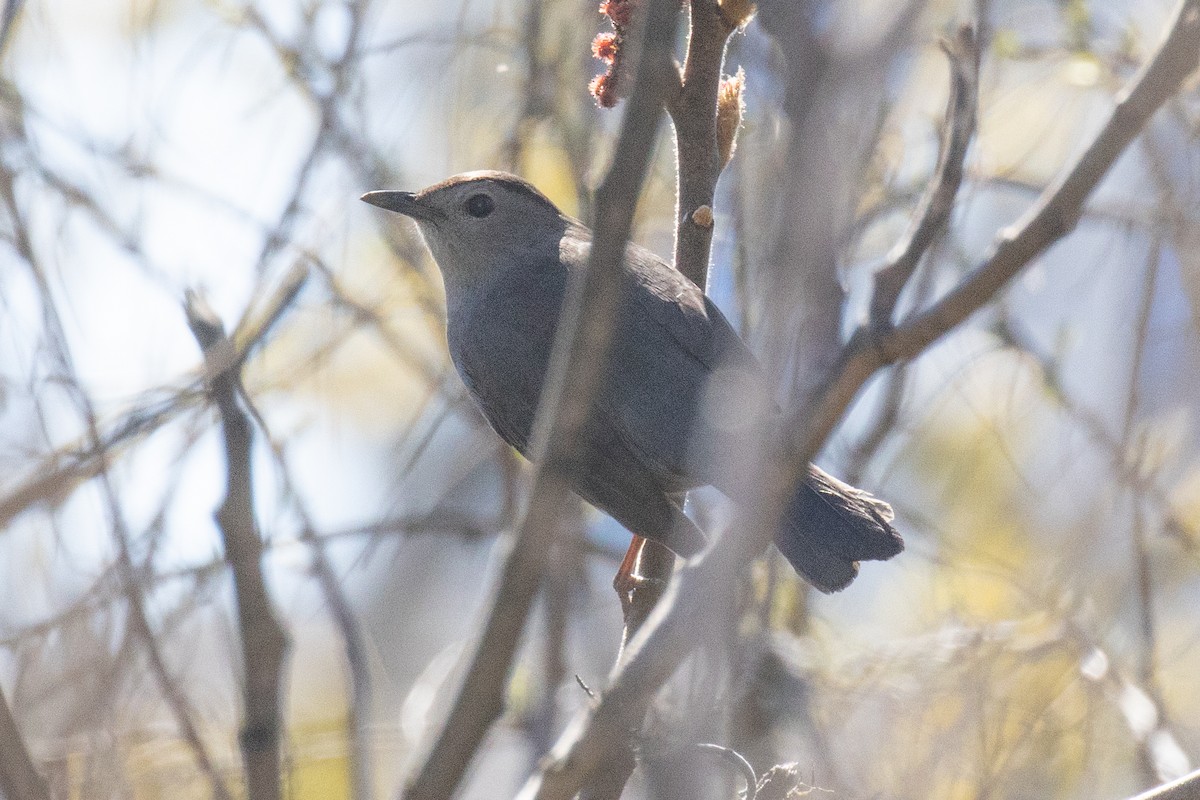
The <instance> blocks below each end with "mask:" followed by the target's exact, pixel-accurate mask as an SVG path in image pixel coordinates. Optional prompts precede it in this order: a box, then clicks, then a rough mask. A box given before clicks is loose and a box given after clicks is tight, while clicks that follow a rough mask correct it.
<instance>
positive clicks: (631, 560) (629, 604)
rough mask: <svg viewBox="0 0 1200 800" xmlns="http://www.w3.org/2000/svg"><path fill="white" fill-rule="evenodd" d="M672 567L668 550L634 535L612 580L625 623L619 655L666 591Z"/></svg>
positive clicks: (672, 559) (673, 563)
mask: <svg viewBox="0 0 1200 800" xmlns="http://www.w3.org/2000/svg"><path fill="white" fill-rule="evenodd" d="M674 565H675V554H674V553H672V552H671V551H670V549H668V548H667V547H665V546H663V545H661V544H659V543H658V542H656V541H654V540H653V539H647V538H646V537H644V536H638V535H637V534H636V533H635V534H634V535H633V540H632V541H631V542H630V543H629V549H628V550H626V551H625V558H623V559H622V560H621V566H620V568H619V569H618V570H617V575H616V577H615V578H613V589H615V590H616V592H617V597H619V598H620V599H621V615H622V617H623V618H624V619H625V631H624V634H623V635H622V637H621V650H622V652H624V650H625V645H627V644H628V643H629V640H630V639H632V638H633V635H634V634H635V633H637V631H638V629H639V628H641V627H642V623H643V622H645V621H646V619H647V618H648V617H649V616H650V612H651V611H653V610H654V606H655V605H656V604H657V603H658V599H659V598H660V597H662V594H663V592H664V591H666V588H667V583H668V581H669V580H670V578H671V570H672V568H673V567H674Z"/></svg>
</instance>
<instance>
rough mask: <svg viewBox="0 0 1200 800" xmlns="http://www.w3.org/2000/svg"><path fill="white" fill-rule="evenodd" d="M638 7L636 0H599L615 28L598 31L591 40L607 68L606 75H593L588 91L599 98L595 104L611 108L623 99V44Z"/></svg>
mask: <svg viewBox="0 0 1200 800" xmlns="http://www.w3.org/2000/svg"><path fill="white" fill-rule="evenodd" d="M636 9H637V2H636V0H604V2H603V3H601V4H600V13H601V14H603V15H604V16H606V17H608V21H609V22H610V23H612V26H613V29H612V31H611V32H604V33H599V34H597V35H596V38H595V39H593V40H592V55H593V56H595V57H596V58H598V59H599V60H601V61H603V62H604V63H605V64H607V65H608V68H607V69H606V70H605V71H604V74H603V75H597V76H596V77H594V78H592V82H591V83H590V84H589V85H588V91H590V92H591V93H592V96H593V97H595V98H596V105H598V106H600V107H601V108H612V107H613V106H615V105H616V104H617V100H619V99H620V95H619V94H618V88H619V87H620V85H621V84H622V81H621V79H620V77H619V76H620V74H621V72H622V71H623V69H624V67H623V61H624V59H623V58H622V57H621V53H622V46H623V45H624V43H625V33H626V29H627V28H628V26H629V23H630V22H631V21H632V20H633V13H634V11H635V10H636Z"/></svg>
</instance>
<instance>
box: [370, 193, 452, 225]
mask: <svg viewBox="0 0 1200 800" xmlns="http://www.w3.org/2000/svg"><path fill="white" fill-rule="evenodd" d="M359 199H360V200H362V201H363V202H364V203H370V204H371V205H373V206H378V207H379V208H382V209H386V210H387V211H395V212H396V213H397V214H403V215H404V216H406V217H412V218H413V219H416V220H423V221H425V222H436V221H437V220H439V219H441V217H442V213H441V212H439V211H438V210H437V209H436V208H434V207H433V206H431V205H429V204H428V203H424V202H422V201H421V199H420V198H419V197H417V195H415V194H413V193H412V192H394V191H381V192H367V193H366V194H364V195H363V196H362V197H361V198H359Z"/></svg>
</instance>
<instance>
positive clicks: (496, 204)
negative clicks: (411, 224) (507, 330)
mask: <svg viewBox="0 0 1200 800" xmlns="http://www.w3.org/2000/svg"><path fill="white" fill-rule="evenodd" d="M362 199H363V200H364V201H366V202H368V203H370V204H371V205H374V206H378V207H380V208H383V209H387V210H388V211H394V212H396V213H398V214H404V215H405V216H408V217H412V218H413V219H414V220H416V222H417V225H418V226H419V227H420V229H421V234H422V236H424V237H425V242H426V244H428V245H429V249H430V251H431V252H432V253H433V257H434V259H435V260H436V261H437V263H438V266H439V267H440V268H441V270H442V274H443V275H444V276H445V278H446V283H447V290H448V291H450V290H452V287H453V285H456V284H466V285H470V284H471V283H475V282H476V281H478V280H480V279H481V278H484V277H486V276H487V275H488V274H490V273H492V272H495V271H496V270H505V269H510V268H514V267H516V268H521V267H524V266H527V265H530V264H534V263H542V262H544V261H545V259H547V258H558V257H559V252H558V249H559V242H560V240H561V239H562V236H563V232H564V231H565V230H566V229H567V228H568V227H569V226H570V225H571V224H572V223H573V221H572V220H571V219H570V218H568V217H566V216H564V215H563V214H562V213H561V212H560V211H559V210H558V208H556V207H555V205H554V203H552V202H550V200H549V199H548V198H547V197H546V196H545V195H543V194H542V193H541V192H539V191H538V190H537V189H535V188H534V187H533V185H532V184H530V183H529V182H527V181H525V180H522V179H521V178H518V177H517V176H515V175H509V174H508V173H505V172H467V173H463V174H462V175H455V176H454V177H452V178H447V179H446V180H444V181H442V182H441V183H437V184H434V185H433V186H430V187H429V188H427V189H422V190H421V191H419V192H398V191H379V192H367V193H366V194H364V195H363V196H362Z"/></svg>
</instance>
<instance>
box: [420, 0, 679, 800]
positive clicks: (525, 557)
mask: <svg viewBox="0 0 1200 800" xmlns="http://www.w3.org/2000/svg"><path fill="white" fill-rule="evenodd" d="M676 16H677V14H676V9H675V4H674V2H673V1H672V0H653V1H652V2H650V3H649V4H648V6H647V9H646V14H645V19H644V22H643V28H642V30H643V31H644V33H643V35H642V37H641V41H642V51H641V55H640V57H639V58H638V62H637V63H638V66H637V73H636V75H637V77H636V79H635V85H634V88H633V92H632V93H631V95H630V98H629V103H628V105H627V107H626V110H625V116H624V119H623V121H622V126H621V133H620V135H619V137H618V139H617V144H616V150H615V154H614V158H613V164H612V167H611V168H610V169H609V171H608V174H607V175H606V176H605V179H604V182H603V183H602V184H601V185H600V187H599V188H598V189H597V191H596V219H595V224H594V225H593V226H592V227H593V236H594V238H593V244H592V249H591V254H590V257H589V259H588V264H587V267H586V269H585V270H584V271H583V272H582V273H581V274H579V275H576V276H572V280H571V282H570V284H569V286H568V289H567V297H566V299H565V301H564V306H563V313H562V317H561V321H560V323H559V328H558V333H557V335H556V338H555V344H554V352H553V354H552V357H551V362H550V368H549V371H548V372H547V377H546V384H545V388H544V389H543V392H542V398H541V400H540V402H539V408H538V414H537V420H536V422H535V425H534V437H533V446H532V456H533V458H532V459H531V460H532V461H534V463H536V464H537V465H538V467H537V470H536V472H535V475H534V478H533V486H532V489H531V491H530V496H529V500H528V507H527V510H526V513H525V516H524V518H523V519H522V521H521V524H520V526H519V529H518V531H517V534H516V536H515V538H513V539H510V540H508V541H506V542H505V545H504V546H505V554H504V566H503V569H502V571H501V574H500V580H499V583H498V585H497V587H496V589H495V593H494V599H493V600H492V604H491V608H490V611H489V614H488V618H487V622H486V623H485V625H484V629H483V631H482V635H481V637H480V639H479V642H478V644H477V645H476V648H475V650H474V655H473V656H472V659H471V664H470V667H469V668H468V671H467V675H466V678H465V680H464V682H463V684H462V686H461V688H460V689H459V691H458V694H457V696H456V698H455V702H454V704H453V706H452V708H451V711H450V715H449V717H448V719H447V720H446V723H445V725H444V726H443V728H442V730H441V733H440V734H439V735H438V737H437V739H436V740H435V741H434V743H433V747H432V749H431V751H430V753H429V755H428V757H427V758H426V760H425V763H424V764H423V765H422V767H421V768H420V770H419V771H418V773H417V774H416V776H415V777H414V778H413V780H412V782H411V783H409V785H408V786H407V787H406V788H405V790H404V792H403V796H404V797H405V798H406V800H441V799H442V798H446V797H449V796H450V795H451V794H452V793H453V792H454V790H455V788H456V787H457V786H458V784H459V782H460V781H461V779H462V776H463V773H464V772H465V771H466V768H467V765H468V764H469V763H470V761H471V758H472V757H473V755H474V753H475V751H476V750H477V749H478V747H479V743H480V742H481V741H482V740H483V736H484V734H485V733H486V732H487V730H488V728H489V727H491V724H492V722H493V721H494V720H495V719H496V718H497V717H498V716H499V715H500V712H501V711H502V710H503V696H504V687H505V685H506V683H507V680H508V674H509V670H510V668H511V666H512V662H513V658H514V656H515V654H516V650H517V646H518V644H519V643H520V639H521V633H522V631H523V629H524V627H525V621H526V618H527V617H528V616H529V610H530V607H531V606H532V603H533V598H534V596H535V595H536V593H537V588H538V584H539V579H540V575H541V571H542V568H543V566H544V560H545V555H546V553H548V552H549V551H550V550H551V548H552V547H553V546H554V540H555V538H556V535H557V532H558V528H559V526H560V524H561V522H562V519H561V509H562V507H563V504H564V502H565V501H566V500H567V498H569V497H570V496H571V492H570V487H569V484H568V480H567V475H568V473H569V470H570V469H571V468H572V459H573V457H574V455H573V451H574V443H575V441H576V440H577V434H578V431H580V430H581V429H582V428H583V426H584V424H585V423H586V421H587V417H588V414H589V412H590V408H591V399H592V397H593V395H594V393H595V388H596V386H597V385H598V383H599V381H600V378H601V375H602V374H603V370H604V367H605V363H606V357H607V353H608V344H609V339H610V335H611V328H612V320H613V318H614V317H615V312H616V307H617V300H618V294H619V279H620V265H621V260H622V258H623V257H624V253H625V243H626V241H627V240H628V239H629V231H630V227H631V225H632V220H633V209H634V205H635V202H634V201H635V200H636V198H637V196H638V194H639V193H640V190H641V186H642V182H643V180H644V178H645V174H646V170H647V169H648V167H649V163H650V153H651V151H652V149H653V145H654V138H655V132H656V130H657V128H658V111H659V108H660V107H661V103H662V95H663V85H664V82H665V78H666V77H667V76H668V74H669V73H668V69H669V60H668V59H669V54H670V52H671V43H672V41H673V39H674V31H675V17H676ZM585 309H586V313H584V310H585Z"/></svg>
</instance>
